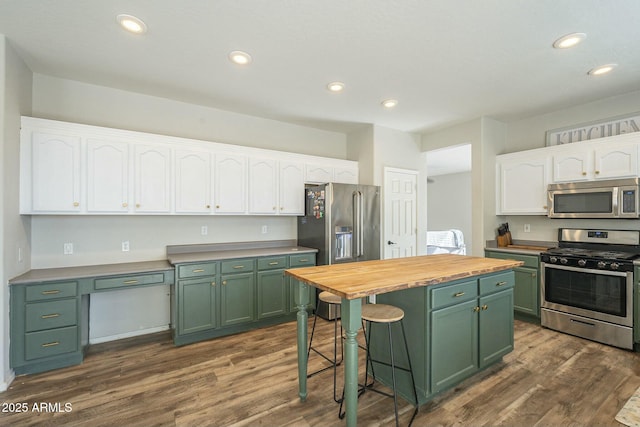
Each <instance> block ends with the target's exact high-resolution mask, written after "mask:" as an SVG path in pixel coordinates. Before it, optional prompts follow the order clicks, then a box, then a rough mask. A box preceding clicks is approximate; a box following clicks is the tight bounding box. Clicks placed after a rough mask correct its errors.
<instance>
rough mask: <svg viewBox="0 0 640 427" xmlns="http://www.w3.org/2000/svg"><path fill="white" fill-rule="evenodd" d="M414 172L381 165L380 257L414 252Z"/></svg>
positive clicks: (416, 235)
mask: <svg viewBox="0 0 640 427" xmlns="http://www.w3.org/2000/svg"><path fill="white" fill-rule="evenodd" d="M417 187H418V172H417V171H413V170H406V169H395V168H384V241H383V244H384V258H385V259H387V258H403V257H408V256H414V255H416V249H417V241H418V239H417V237H418V231H417V223H416V216H417Z"/></svg>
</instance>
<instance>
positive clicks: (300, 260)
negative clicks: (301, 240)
mask: <svg viewBox="0 0 640 427" xmlns="http://www.w3.org/2000/svg"><path fill="white" fill-rule="evenodd" d="M298 262H309V260H308V259H306V258H305V259H299V260H298Z"/></svg>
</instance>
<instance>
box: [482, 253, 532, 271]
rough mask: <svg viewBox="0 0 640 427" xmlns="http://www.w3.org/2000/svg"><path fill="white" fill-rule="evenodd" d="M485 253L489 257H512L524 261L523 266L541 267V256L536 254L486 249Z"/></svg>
mask: <svg viewBox="0 0 640 427" xmlns="http://www.w3.org/2000/svg"><path fill="white" fill-rule="evenodd" d="M485 254H486V255H487V256H488V258H497V259H512V260H515V261H522V262H524V266H523V267H532V268H540V257H538V256H536V255H523V254H514V253H510V252H497V251H496V252H494V251H486V252H485Z"/></svg>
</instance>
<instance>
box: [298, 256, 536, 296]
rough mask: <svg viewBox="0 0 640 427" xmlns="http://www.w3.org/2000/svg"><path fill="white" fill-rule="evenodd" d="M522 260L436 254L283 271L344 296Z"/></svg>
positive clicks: (454, 277) (453, 276)
mask: <svg viewBox="0 0 640 427" xmlns="http://www.w3.org/2000/svg"><path fill="white" fill-rule="evenodd" d="M522 264H523V262H522V261H514V260H503V259H494V258H483V257H475V256H467V255H454V254H437V255H422V256H414V257H407V258H394V259H384V260H374V261H363V262H357V263H345V264H333V265H321V266H316V267H304V268H296V269H291V270H286V271H285V273H286V274H288V275H289V276H291V277H293V278H295V279H297V280H300V281H301V282H304V283H307V284H309V285H311V286H314V287H316V288H319V289H322V290H324V291H329V292H331V293H333V294H336V295H339V296H340V297H342V298H346V299H357V298H363V297H366V296H369V295H375V294H383V293H387V292H393V291H400V290H403V289H409V288H415V287H419V286H429V285H436V284H439V283H444V282H450V281H452V280H457V279H464V278H465V277H471V276H478V275H481V274H488V273H493V272H496V271H501V270H509V269H512V268H514V267H518V266H521V265H522Z"/></svg>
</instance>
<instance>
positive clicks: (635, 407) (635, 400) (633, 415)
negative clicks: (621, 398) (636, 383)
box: [616, 388, 640, 427]
mask: <svg viewBox="0 0 640 427" xmlns="http://www.w3.org/2000/svg"><path fill="white" fill-rule="evenodd" d="M616 421H618V422H620V423H622V424H624V425H626V426H629V427H637V426H640V388H638V389H637V390H636V391H635V393H633V396H631V397H630V398H629V400H627V403H625V404H624V406H623V407H622V409H620V412H618V414H617V415H616Z"/></svg>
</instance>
